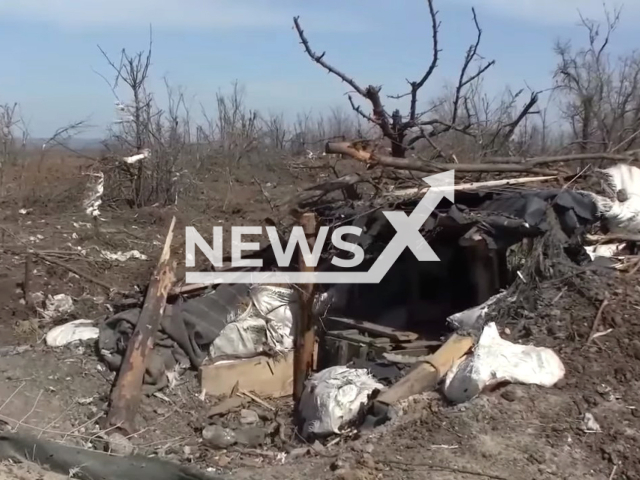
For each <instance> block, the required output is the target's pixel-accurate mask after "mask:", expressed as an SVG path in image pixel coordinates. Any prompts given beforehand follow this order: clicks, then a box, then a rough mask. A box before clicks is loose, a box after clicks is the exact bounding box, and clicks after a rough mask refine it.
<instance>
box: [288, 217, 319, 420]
mask: <svg viewBox="0 0 640 480" xmlns="http://www.w3.org/2000/svg"><path fill="white" fill-rule="evenodd" d="M300 223H301V224H302V229H303V230H304V234H305V236H306V238H307V243H308V244H309V249H310V251H313V247H314V245H315V241H316V233H317V228H318V225H317V219H316V215H315V214H314V213H303V214H302V216H301V218H300ZM299 258H300V270H301V271H302V272H313V271H314V269H315V267H314V266H313V265H308V264H307V263H306V261H305V259H304V256H303V255H302V252H300V257H299ZM314 286H315V285H314V284H313V283H305V284H302V285H299V286H298V291H299V292H300V297H299V298H300V316H299V317H298V319H297V320H298V324H297V325H296V326H295V327H294V331H295V339H294V345H295V346H294V348H295V350H294V359H293V364H294V366H293V399H294V402H295V406H296V410H295V411H296V412H297V411H298V408H297V407H298V402H299V401H300V397H301V396H302V392H303V390H304V383H305V381H306V380H307V378H309V375H310V374H311V371H312V369H313V352H314V350H315V330H314V327H315V325H314V321H313V297H314Z"/></svg>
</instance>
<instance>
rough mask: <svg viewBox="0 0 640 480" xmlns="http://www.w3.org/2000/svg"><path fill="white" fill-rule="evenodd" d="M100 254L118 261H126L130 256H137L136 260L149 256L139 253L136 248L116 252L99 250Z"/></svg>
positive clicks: (145, 258)
mask: <svg viewBox="0 0 640 480" xmlns="http://www.w3.org/2000/svg"><path fill="white" fill-rule="evenodd" d="M100 255H102V256H103V257H104V258H106V259H107V260H114V261H115V260H117V261H119V262H126V261H127V260H129V259H131V258H137V259H138V260H147V259H148V258H149V257H147V256H146V255H145V254H143V253H140V252H139V251H138V250H131V251H129V252H116V253H113V252H109V251H107V250H101V251H100Z"/></svg>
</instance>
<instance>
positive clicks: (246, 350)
mask: <svg viewBox="0 0 640 480" xmlns="http://www.w3.org/2000/svg"><path fill="white" fill-rule="evenodd" d="M250 298H251V303H250V304H249V305H248V306H247V308H246V309H245V310H244V311H243V312H242V313H240V314H239V315H238V316H237V317H236V318H235V319H230V323H229V324H228V325H227V326H226V327H225V328H224V329H223V330H222V332H220V336H218V338H216V339H215V340H214V342H213V344H212V345H211V348H210V351H209V354H210V357H211V358H212V359H215V358H216V357H234V358H249V357H254V356H256V355H259V354H261V353H265V352H267V353H284V352H286V351H287V350H291V349H293V332H292V328H293V318H294V316H295V315H297V314H298V303H297V294H296V292H295V291H294V290H293V289H291V288H284V287H274V286H270V285H256V286H254V287H252V288H251V292H250Z"/></svg>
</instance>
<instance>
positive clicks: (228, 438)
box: [202, 425, 238, 449]
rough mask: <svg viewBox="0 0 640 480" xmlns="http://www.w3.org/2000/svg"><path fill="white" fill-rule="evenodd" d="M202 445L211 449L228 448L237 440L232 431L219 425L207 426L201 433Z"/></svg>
mask: <svg viewBox="0 0 640 480" xmlns="http://www.w3.org/2000/svg"><path fill="white" fill-rule="evenodd" d="M202 439H203V440H204V443H205V444H206V445H208V446H209V447H212V448H221V449H224V448H229V447H230V446H231V445H233V444H235V443H236V442H237V441H238V440H237V438H236V434H235V433H234V431H233V430H230V429H228V428H223V427H221V426H219V425H209V426H208V427H206V428H205V429H204V430H203V431H202Z"/></svg>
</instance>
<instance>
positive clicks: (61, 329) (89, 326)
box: [45, 320, 100, 347]
mask: <svg viewBox="0 0 640 480" xmlns="http://www.w3.org/2000/svg"><path fill="white" fill-rule="evenodd" d="M99 335H100V330H99V329H98V328H97V327H95V326H94V323H93V320H74V321H72V322H68V323H65V324H64V325H59V326H57V327H54V328H52V329H51V330H49V332H48V333H47V336H46V337H45V341H46V343H47V345H48V346H49V347H63V346H65V345H69V344H71V343H74V342H78V341H87V340H95V339H97V338H98V336H99Z"/></svg>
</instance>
